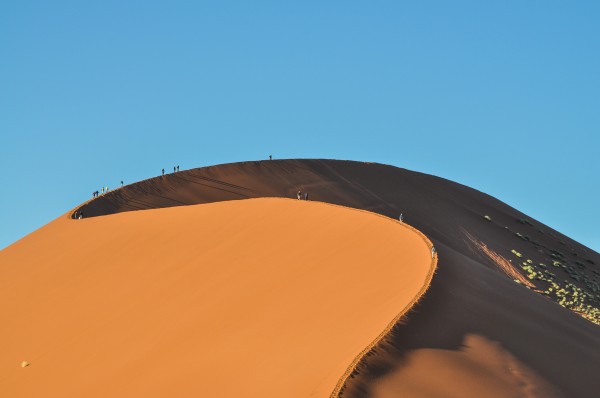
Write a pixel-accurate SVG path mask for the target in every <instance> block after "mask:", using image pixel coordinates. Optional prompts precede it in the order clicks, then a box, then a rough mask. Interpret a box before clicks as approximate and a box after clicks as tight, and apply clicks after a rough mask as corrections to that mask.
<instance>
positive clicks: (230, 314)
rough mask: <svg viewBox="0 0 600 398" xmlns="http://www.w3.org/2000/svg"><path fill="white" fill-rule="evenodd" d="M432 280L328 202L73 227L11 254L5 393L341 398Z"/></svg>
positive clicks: (112, 219) (220, 208) (363, 220)
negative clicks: (356, 368) (342, 382)
mask: <svg viewBox="0 0 600 398" xmlns="http://www.w3.org/2000/svg"><path fill="white" fill-rule="evenodd" d="M432 270H433V262H432V259H431V256H430V251H429V247H428V243H427V241H426V240H425V239H424V238H423V236H422V235H421V234H419V233H417V232H415V231H414V230H412V229H411V228H409V227H407V226H405V225H402V224H400V223H398V222H396V221H393V220H391V219H389V218H386V217H383V216H379V215H375V214H372V213H368V212H364V211H359V210H354V209H348V208H343V207H338V206H333V205H328V204H324V203H317V202H305V201H296V200H286V199H253V200H242V201H229V202H222V203H212V204H203V205H194V206H184V207H173V208H168V209H158V210H148V211H138V212H127V213H121V214H116V215H111V216H105V217H95V218H90V219H83V220H71V219H69V218H68V216H67V215H65V216H62V217H60V218H59V219H57V220H55V221H53V222H52V223H50V224H48V225H47V226H45V227H43V228H41V229H39V230H38V231H36V232H34V233H32V234H31V235H29V236H27V237H26V238H24V239H22V240H20V241H18V242H17V243H15V244H13V245H11V246H9V247H8V248H6V249H4V250H3V251H1V252H0V314H2V322H1V323H0V353H1V354H0V396H3V397H174V396H181V397H189V396H212V397H259V396H260V397H283V396H285V397H327V396H329V394H330V393H331V392H332V391H333V389H334V387H335V386H336V383H337V382H338V380H339V379H340V377H341V376H342V375H343V374H344V372H346V370H347V368H348V366H349V365H350V364H351V363H352V361H353V360H354V359H355V357H356V356H357V355H358V354H360V353H361V351H362V350H363V349H364V348H365V347H366V346H368V345H369V344H371V343H372V342H373V341H374V340H376V339H377V338H378V336H379V335H380V334H381V332H382V331H383V330H385V328H386V327H388V326H389V323H390V322H391V321H393V320H394V319H395V318H396V317H397V316H398V315H399V313H401V312H403V311H404V310H405V309H406V307H407V306H410V305H411V303H412V302H413V300H414V299H415V297H416V296H418V295H419V293H420V292H422V291H423V288H424V286H426V285H427V283H428V281H429V278H430V277H431V272H432ZM23 361H26V362H28V363H29V366H26V367H22V364H23Z"/></svg>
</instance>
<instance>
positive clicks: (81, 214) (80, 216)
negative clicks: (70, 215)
mask: <svg viewBox="0 0 600 398" xmlns="http://www.w3.org/2000/svg"><path fill="white" fill-rule="evenodd" d="M77 218H78V219H80V220H81V219H82V218H83V212H82V211H81V212H79V216H78V217H77Z"/></svg>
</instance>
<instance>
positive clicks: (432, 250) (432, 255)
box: [431, 246, 435, 258]
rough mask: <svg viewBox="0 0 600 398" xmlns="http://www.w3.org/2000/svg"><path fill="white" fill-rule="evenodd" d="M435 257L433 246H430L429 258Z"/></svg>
mask: <svg viewBox="0 0 600 398" xmlns="http://www.w3.org/2000/svg"><path fill="white" fill-rule="evenodd" d="M434 257H435V246H431V258H434Z"/></svg>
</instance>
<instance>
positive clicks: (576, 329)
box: [83, 160, 600, 398]
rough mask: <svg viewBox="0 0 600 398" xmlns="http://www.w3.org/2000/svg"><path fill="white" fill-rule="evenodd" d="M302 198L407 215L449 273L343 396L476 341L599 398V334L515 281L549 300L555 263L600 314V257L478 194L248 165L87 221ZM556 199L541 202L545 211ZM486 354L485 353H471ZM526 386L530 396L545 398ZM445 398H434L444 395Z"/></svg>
mask: <svg viewBox="0 0 600 398" xmlns="http://www.w3.org/2000/svg"><path fill="white" fill-rule="evenodd" d="M298 190H302V191H303V192H304V191H306V192H309V194H310V197H311V198H313V199H315V200H319V201H323V202H329V203H335V204H340V205H344V206H348V207H354V208H360V209H366V210H370V211H373V212H376V213H380V214H382V215H386V216H388V217H391V218H394V219H395V218H397V217H398V215H399V213H400V212H402V213H404V217H405V220H406V221H407V222H408V223H410V224H411V225H414V226H415V227H417V228H418V229H419V230H420V231H423V233H425V234H426V235H427V236H428V237H429V238H430V239H431V240H432V241H433V243H434V244H435V246H436V247H437V248H438V250H439V253H440V263H439V266H438V271H437V273H436V275H435V277H434V278H433V281H432V284H431V287H430V289H429V290H428V292H427V294H426V295H425V296H424V299H423V300H422V301H421V302H420V303H419V304H418V305H417V306H416V307H415V308H414V310H413V311H411V312H410V313H409V314H408V316H407V317H405V318H404V319H402V321H401V322H400V323H399V324H398V325H397V326H396V327H394V328H393V329H392V330H391V331H390V333H388V335H387V336H386V337H385V339H384V340H383V341H382V342H381V343H380V344H378V345H377V347H375V349H374V350H372V352H371V353H370V355H368V356H366V357H365V358H364V360H363V361H362V362H361V363H360V364H359V366H358V368H357V371H356V372H355V373H354V375H353V377H351V378H349V379H348V380H347V383H345V385H344V386H343V390H342V393H343V394H342V395H343V396H344V397H368V396H375V391H376V392H377V394H378V396H379V395H380V394H382V393H383V392H382V389H381V388H379V387H378V386H379V383H380V382H383V380H384V379H385V381H386V383H385V384H384V385H385V387H386V388H391V390H390V393H392V391H393V393H394V394H396V395H402V393H403V390H398V388H399V386H401V385H403V383H402V382H400V381H402V380H404V379H403V375H406V374H411V372H412V371H414V370H415V369H420V364H421V363H423V362H422V361H420V360H411V359H412V358H417V359H418V358H421V355H422V353H427V355H428V357H427V358H429V355H433V356H439V357H440V359H441V360H442V361H441V362H435V361H428V363H430V364H438V365H439V364H446V365H444V366H447V364H448V362H447V361H448V360H449V359H450V358H455V359H460V358H464V355H463V353H464V352H465V349H466V348H465V345H464V344H465V341H468V336H471V335H476V336H480V337H481V338H482V339H485V341H488V342H491V343H493V344H497V345H498V346H499V347H502V352H505V353H506V355H511V356H512V357H514V358H516V359H517V360H518V361H519V363H521V364H522V366H523V367H524V368H527V369H529V370H530V372H528V373H527V375H535V376H532V380H533V379H535V380H543V382H544V383H546V384H549V385H551V386H552V388H553V391H555V392H557V393H558V394H562V395H563V396H566V397H578V398H580V397H590V398H596V397H597V396H598V391H600V378H598V377H597V375H596V373H597V369H598V367H599V366H600V333H599V332H598V330H599V329H598V326H597V325H595V324H593V323H591V322H589V321H587V320H585V319H583V318H582V317H581V316H579V315H578V314H577V313H576V312H574V311H569V310H568V309H566V308H563V307H562V306H560V305H559V303H560V301H561V300H562V299H561V298H560V297H559V296H557V295H554V294H548V295H544V294H538V293H536V292H534V290H529V289H527V288H526V287H524V286H523V284H522V283H521V284H517V283H515V282H514V281H513V279H517V278H515V276H514V272H519V273H521V274H522V277H527V278H529V277H533V278H535V279H533V280H532V281H531V282H532V284H533V285H534V286H535V289H536V290H539V291H541V292H542V293H543V290H544V289H546V288H547V286H548V284H547V282H545V281H543V280H538V279H537V278H539V277H540V271H542V268H541V265H540V264H544V265H545V266H547V271H551V272H552V273H553V274H555V277H554V280H555V281H556V282H557V283H559V284H561V285H562V286H566V283H574V284H577V285H579V287H581V288H582V289H585V290H586V291H587V292H588V293H590V294H592V293H593V294H594V296H593V297H592V298H591V299H590V300H589V303H591V304H593V305H594V306H596V308H598V307H600V291H599V290H598V287H597V283H598V277H599V275H600V255H599V254H598V253H596V252H594V251H593V250H591V249H589V248H586V247H585V246H583V245H581V244H579V243H578V242H575V241H573V240H572V239H569V238H568V237H566V236H564V235H562V234H560V233H559V232H557V231H554V230H553V229H551V228H549V227H548V226H546V225H544V224H542V223H540V222H538V221H536V220H534V219H532V218H530V217H528V216H527V215H526V214H523V213H522V212H519V211H518V210H516V209H514V208H512V207H510V206H508V205H506V204H505V203H502V202H501V201H499V200H497V199H495V198H493V197H491V196H489V195H486V194H484V193H482V192H478V191H476V190H474V189H471V188H469V187H466V186H463V185H460V184H457V183H455V182H452V181H448V180H444V179H442V178H438V177H434V176H430V175H426V174H422V173H417V172H412V171H409V170H404V169H400V168H396V167H392V166H386V165H382V164H376V163H364V162H351V161H334V160H281V161H263V162H243V163H234V164H226V165H219V166H211V167H205V168H199V169H193V170H189V171H185V172H181V173H177V174H171V175H168V176H165V177H158V178H153V179H149V180H146V181H141V182H140V183H136V184H132V185H130V186H127V187H125V188H124V189H122V190H121V189H120V190H116V191H114V192H111V193H109V194H108V195H105V196H103V197H101V198H98V199H96V200H94V201H92V202H90V203H89V204H87V205H85V206H84V207H83V210H84V211H85V214H86V215H89V216H94V215H101V214H112V213H118V212H128V211H131V210H142V209H149V208H161V207H169V206H181V205H186V204H195V203H207V202H214V201H224V200H232V199H240V198H249V197H262V196H281V197H293V196H294V195H295V193H296V192H297V191H298ZM545 194H547V193H546V192H540V193H539V195H540V199H541V200H542V198H543V195H545ZM558 210H559V209H558ZM484 216H488V218H489V219H487V218H485V217H484ZM474 242H476V244H474ZM514 252H517V253H519V255H521V256H522V257H518V256H516V255H515V254H514ZM490 254H492V255H490ZM527 260H530V261H531V264H533V265H532V266H535V267H537V270H536V271H535V272H536V273H537V274H533V273H530V272H524V268H523V267H530V265H529V264H530V263H528V262H527ZM523 263H525V264H523ZM542 276H543V275H542ZM543 277H544V278H545V277H546V276H543ZM594 283H596V285H594ZM594 289H596V290H595V292H594ZM553 293H554V292H553ZM480 348H481V346H480V345H477V346H473V347H471V352H472V351H473V350H475V351H477V350H478V349H480ZM448 353H453V354H456V355H447V354H448ZM499 360H500V359H499ZM459 362H460V361H458V362H456V363H459ZM472 369H473V368H472V367H464V366H463V367H457V370H460V372H454V373H453V376H452V377H453V380H454V386H455V387H456V386H458V387H460V388H462V389H463V390H462V391H463V396H469V391H470V390H471V388H474V387H475V386H476V385H479V384H478V383H479V380H478V375H479V373H477V372H471V370H472ZM407 372H408V373H407ZM441 374H442V373H440V372H438V371H436V370H435V367H434V368H431V369H430V371H429V372H427V373H426V374H421V375H420V377H421V379H422V380H424V381H425V382H426V383H429V384H431V385H433V384H436V383H438V379H439V376H438V375H441ZM395 376H398V378H399V379H398V382H394V380H393V378H394V377H395ZM515 385H520V384H514V383H509V384H506V385H505V387H506V389H503V390H501V391H502V392H505V393H506V394H507V396H510V395H508V394H509V391H512V390H510V389H511V388H512V387H514V386H515ZM526 385H529V384H527V383H526V384H523V388H524V390H523V391H520V392H519V393H520V394H522V395H524V396H536V395H532V394H534V393H531V391H530V389H528V388H527V387H526ZM511 386H512V387H511ZM376 388H377V389H376ZM375 389H376V390H375ZM408 391H409V390H408V389H406V390H404V393H405V395H404V396H409V393H408ZM436 394H437V393H432V394H431V395H430V396H435V397H438V396H444V395H436ZM537 396H539V395H537Z"/></svg>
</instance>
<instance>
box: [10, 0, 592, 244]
mask: <svg viewBox="0 0 600 398" xmlns="http://www.w3.org/2000/svg"><path fill="white" fill-rule="evenodd" d="M599 21H600V2H598V1H571V2H566V1H552V0H544V1H523V0H519V1H502V2H491V1H487V2H483V1H411V2H409V1H398V0H396V1H378V2H364V1H361V2H358V1H338V2H336V1H330V2H325V1H300V2H289V1H288V2H279V1H270V2H263V1H218V2H201V1H186V2H182V1H169V2H164V1H160V2H158V1H99V2H80V1H71V2H62V1H39V2H32V1H27V0H19V1H4V2H2V3H1V4H0V170H1V171H2V175H3V178H2V185H1V188H0V193H1V194H0V225H1V226H0V248H2V247H5V246H6V245H9V244H10V243H12V242H14V241H15V240H17V239H19V238H21V237H22V236H24V235H26V234H28V233H30V232H31V231H33V230H35V229H36V228H38V227H40V226H42V225H44V224H45V223H47V222H48V221H50V220H52V219H54V218H56V217H57V216H59V215H61V214H62V213H64V212H66V211H67V210H69V209H71V208H73V207H74V206H76V205H77V204H79V203H81V202H82V201H84V200H86V199H88V198H89V197H90V195H91V192H92V191H94V190H96V189H98V188H99V187H101V186H103V185H108V186H109V187H116V186H117V185H119V182H120V181H121V180H124V181H125V182H126V183H130V182H134V181H138V180H141V179H145V178H148V177H152V176H154V175H157V174H158V173H159V172H160V169H161V168H163V167H165V168H166V169H167V170H169V169H170V168H172V166H173V165H180V166H181V168H182V169H183V168H186V169H187V168H194V167H199V166H205V165H211V164H218V163H226V162H235V161H244V160H251V159H261V158H262V159H264V158H266V157H267V156H268V155H269V154H272V155H273V156H274V157H276V158H335V159H353V160H364V161H376V162H380V163H387V164H393V165H396V166H400V167H405V168H408V169H412V170H417V171H421V172H426V173H430V174H434V175H438V176H441V177H445V178H448V179H451V180H454V181H457V182H460V183H463V184H466V185H468V186H471V187H473V188H476V189H479V190H481V191H483V192H486V193H488V194H491V195H493V196H495V197H497V198H499V199H500V200H503V201H505V202H507V203H508V204H510V205H512V206H514V207H516V208H517V209H519V210H521V211H523V212H525V213H527V214H529V215H530V216H532V217H534V218H536V219H538V220H540V221H542V222H543V223H545V224H547V225H549V226H551V227H553V228H555V229H557V230H559V231H560V232H563V233H565V234H566V235H568V236H570V237H572V238H574V239H576V240H578V241H580V242H581V243H583V244H585V245H587V246H589V247H591V248H593V249H595V250H596V251H600V228H599V227H598V224H599V222H600V211H599V209H598V203H599V202H600V177H599V176H600V166H599V152H600V23H599Z"/></svg>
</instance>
